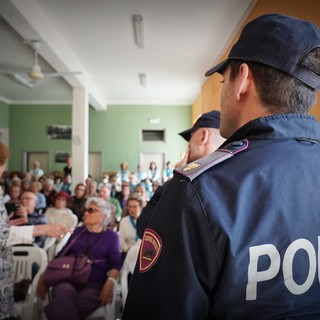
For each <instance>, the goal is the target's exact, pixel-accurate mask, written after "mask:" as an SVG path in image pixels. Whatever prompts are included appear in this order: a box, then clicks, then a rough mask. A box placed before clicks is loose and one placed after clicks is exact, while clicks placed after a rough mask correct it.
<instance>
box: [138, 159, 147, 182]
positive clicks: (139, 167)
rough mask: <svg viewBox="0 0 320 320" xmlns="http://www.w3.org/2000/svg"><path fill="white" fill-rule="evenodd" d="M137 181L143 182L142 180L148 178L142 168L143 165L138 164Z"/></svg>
mask: <svg viewBox="0 0 320 320" xmlns="http://www.w3.org/2000/svg"><path fill="white" fill-rule="evenodd" d="M136 177H137V182H138V183H139V182H141V181H142V180H146V179H147V173H146V172H145V171H144V170H143V169H142V165H141V164H138V165H137V172H136Z"/></svg>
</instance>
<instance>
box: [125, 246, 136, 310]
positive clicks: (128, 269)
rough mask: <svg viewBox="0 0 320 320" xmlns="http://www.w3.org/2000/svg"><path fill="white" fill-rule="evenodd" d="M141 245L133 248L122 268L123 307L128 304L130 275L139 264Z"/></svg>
mask: <svg viewBox="0 0 320 320" xmlns="http://www.w3.org/2000/svg"><path fill="white" fill-rule="evenodd" d="M139 249H140V245H139V244H136V245H135V246H133V247H132V248H130V249H129V251H128V253H127V255H126V258H125V259H124V262H123V265H122V268H121V277H120V283H121V295H122V307H123V308H124V305H125V303H126V299H127V294H128V275H129V274H130V273H133V271H134V268H135V266H136V263H137V259H138V254H139Z"/></svg>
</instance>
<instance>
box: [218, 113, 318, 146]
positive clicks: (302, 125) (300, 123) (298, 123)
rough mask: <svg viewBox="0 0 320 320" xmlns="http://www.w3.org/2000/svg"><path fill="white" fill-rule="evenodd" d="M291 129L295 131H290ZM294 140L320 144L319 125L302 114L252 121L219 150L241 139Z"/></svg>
mask: <svg viewBox="0 0 320 320" xmlns="http://www.w3.org/2000/svg"><path fill="white" fill-rule="evenodd" d="M292 127H294V128H295V129H294V130H292ZM244 138H246V139H248V140H250V139H252V140H260V139H261V140H264V139H268V140H271V139H294V140H305V141H309V142H311V143H319V142H320V123H319V122H318V120H317V119H316V118H315V117H313V116H311V115H309V114H303V113H287V114H274V115H271V116H266V117H261V118H257V119H254V120H252V121H250V122H248V123H247V124H245V125H244V126H242V127H241V128H239V129H238V130H237V131H236V132H234V133H233V134H232V135H231V137H229V138H228V139H227V140H226V141H225V142H224V143H223V144H222V145H221V147H220V148H219V149H221V148H223V147H224V146H226V145H227V144H229V143H230V142H233V141H237V140H241V139H244Z"/></svg>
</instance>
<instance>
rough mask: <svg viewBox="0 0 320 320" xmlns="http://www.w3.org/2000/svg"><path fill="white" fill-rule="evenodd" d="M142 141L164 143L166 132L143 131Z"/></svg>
mask: <svg viewBox="0 0 320 320" xmlns="http://www.w3.org/2000/svg"><path fill="white" fill-rule="evenodd" d="M142 141H143V142H148V141H158V142H164V130H142Z"/></svg>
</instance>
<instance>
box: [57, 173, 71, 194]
mask: <svg viewBox="0 0 320 320" xmlns="http://www.w3.org/2000/svg"><path fill="white" fill-rule="evenodd" d="M60 191H64V192H67V193H69V195H71V192H72V178H71V175H70V174H66V175H65V176H64V178H63V182H62V186H61V188H60Z"/></svg>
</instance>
